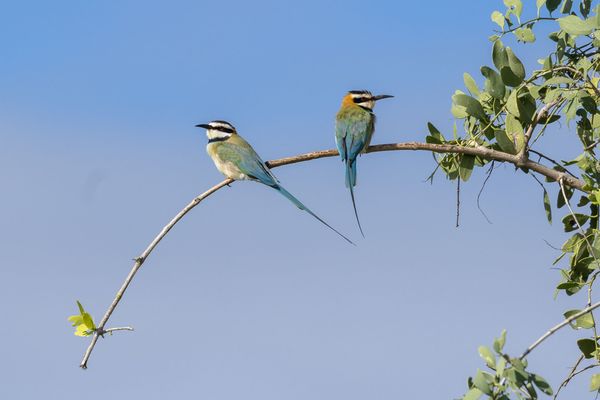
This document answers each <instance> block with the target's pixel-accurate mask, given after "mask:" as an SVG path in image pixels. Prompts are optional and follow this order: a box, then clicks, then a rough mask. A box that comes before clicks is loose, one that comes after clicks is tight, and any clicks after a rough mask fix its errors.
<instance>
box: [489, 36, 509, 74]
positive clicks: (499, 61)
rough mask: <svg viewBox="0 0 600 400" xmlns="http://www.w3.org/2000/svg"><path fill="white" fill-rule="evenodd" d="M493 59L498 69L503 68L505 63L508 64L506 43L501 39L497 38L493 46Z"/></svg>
mask: <svg viewBox="0 0 600 400" xmlns="http://www.w3.org/2000/svg"><path fill="white" fill-rule="evenodd" d="M492 61H493V62H494V66H495V67H496V69H498V71H500V70H502V67H504V66H505V65H508V56H507V55H506V50H505V49H504V44H502V41H501V40H500V39H498V40H496V41H495V42H494V45H493V46H492Z"/></svg>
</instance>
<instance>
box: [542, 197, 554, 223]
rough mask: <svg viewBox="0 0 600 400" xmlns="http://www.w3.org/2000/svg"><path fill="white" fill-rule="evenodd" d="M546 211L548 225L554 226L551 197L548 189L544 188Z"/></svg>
mask: <svg viewBox="0 0 600 400" xmlns="http://www.w3.org/2000/svg"><path fill="white" fill-rule="evenodd" d="M544 211H546V218H547V219H548V223H550V224H552V207H551V206H550V197H549V196H548V192H547V191H546V188H544Z"/></svg>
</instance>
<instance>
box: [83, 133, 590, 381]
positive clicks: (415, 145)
mask: <svg viewBox="0 0 600 400" xmlns="http://www.w3.org/2000/svg"><path fill="white" fill-rule="evenodd" d="M403 150H413V151H418V150H421V151H430V152H434V153H456V154H468V155H474V156H479V157H481V158H483V159H486V160H496V161H502V162H508V163H511V164H514V165H519V164H520V161H519V158H518V156H516V155H513V154H508V153H503V152H501V151H497V150H493V149H490V148H487V147H483V146H478V147H467V146H459V145H454V144H432V143H419V142H407V143H390V144H379V145H374V146H370V147H369V148H368V149H367V153H375V152H382V151H403ZM338 154H339V153H338V152H337V150H322V151H316V152H311V153H306V154H300V155H297V156H292V157H286V158H280V159H278V160H272V161H268V162H267V165H268V166H269V167H270V168H275V167H280V166H283V165H289V164H296V163H300V162H305V161H310V160H315V159H318V158H325V157H334V156H337V155H338ZM523 166H524V167H525V168H528V169H530V170H532V171H535V172H537V173H539V174H541V175H543V176H545V177H547V178H549V179H552V180H555V181H558V180H562V182H563V183H564V184H566V185H568V186H571V187H573V188H575V189H579V190H582V191H583V187H584V185H585V183H584V182H583V181H581V180H579V179H577V178H575V177H572V176H568V175H566V174H564V173H562V172H559V171H556V170H554V169H551V168H548V167H546V166H544V165H542V164H538V163H536V162H533V161H531V160H527V161H525V163H524V165H523ZM231 183H233V180H232V179H226V180H224V181H222V182H221V183H219V184H218V185H215V186H213V187H212V188H210V189H209V190H207V191H206V192H204V193H202V194H201V195H199V196H197V197H196V198H194V199H193V200H192V201H191V202H190V203H189V204H188V205H187V206H185V207H184V208H183V209H182V210H181V211H180V212H179V213H178V214H177V215H176V216H175V217H174V218H173V219H172V220H171V221H170V222H169V223H168V224H167V225H165V227H164V228H163V229H162V230H161V231H160V233H159V234H158V235H157V236H156V237H155V238H154V240H152V242H151V243H150V244H149V245H148V247H147V248H146V250H144V252H143V253H142V254H141V255H140V256H139V257H137V258H136V259H135V263H134V264H133V267H132V269H131V271H130V272H129V275H127V277H126V278H125V282H123V285H122V286H121V288H120V289H119V291H118V292H117V294H116V295H115V298H114V299H113V301H112V303H111V305H110V306H109V307H108V310H107V311H106V313H105V314H104V317H102V320H101V321H100V323H99V325H98V329H99V330H103V329H104V326H105V325H106V323H107V322H108V320H109V318H110V316H111V315H112V313H113V311H114V310H115V308H116V307H117V305H118V304H119V302H120V301H121V298H122V297H123V295H124V294H125V291H126V290H127V288H128V287H129V284H130V283H131V281H132V279H133V277H134V276H135V274H136V273H137V271H138V270H139V269H140V268H141V266H142V265H143V264H144V261H146V259H147V258H148V256H149V255H150V253H152V251H153V250H154V248H155V247H156V246H157V245H158V243H159V242H160V241H161V240H162V239H163V238H164V237H165V236H166V235H167V233H169V231H170V230H171V229H172V228H173V227H174V226H175V224H176V223H177V222H178V221H179V220H180V219H181V218H183V217H184V216H185V215H186V214H187V213H188V212H189V211H191V210H192V209H193V208H194V207H196V206H197V205H198V204H200V202H202V201H203V200H204V199H206V198H207V197H208V196H210V195H212V194H213V193H215V192H217V191H218V190H220V189H221V188H223V187H225V186H229V185H230V184H231ZM98 336H99V335H98V333H94V334H93V336H92V339H91V342H90V344H89V346H88V348H87V350H86V352H85V354H84V356H83V359H82V361H81V364H80V367H81V368H83V369H86V368H87V363H88V360H89V358H90V355H91V353H92V351H93V350H94V347H95V346H96V343H97V341H98Z"/></svg>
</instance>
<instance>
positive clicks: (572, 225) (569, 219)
mask: <svg viewBox="0 0 600 400" xmlns="http://www.w3.org/2000/svg"><path fill="white" fill-rule="evenodd" d="M589 218H590V216H589V215H585V214H579V213H575V215H574V216H573V215H571V214H568V215H565V217H564V218H563V219H562V223H563V228H564V230H565V232H573V231H575V230H577V229H579V226H578V224H579V225H581V226H582V227H583V225H584V224H585V223H586V222H587V220H588V219H589Z"/></svg>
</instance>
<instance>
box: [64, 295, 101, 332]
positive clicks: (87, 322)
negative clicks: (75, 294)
mask: <svg viewBox="0 0 600 400" xmlns="http://www.w3.org/2000/svg"><path fill="white" fill-rule="evenodd" d="M77 307H79V314H76V315H71V316H70V317H69V318H68V319H69V321H71V323H72V326H74V327H75V335H77V336H89V335H91V334H92V333H94V332H95V331H96V324H94V319H93V318H92V316H91V315H90V314H89V313H88V312H86V311H85V310H84V309H83V306H82V305H81V303H80V302H79V301H77Z"/></svg>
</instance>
